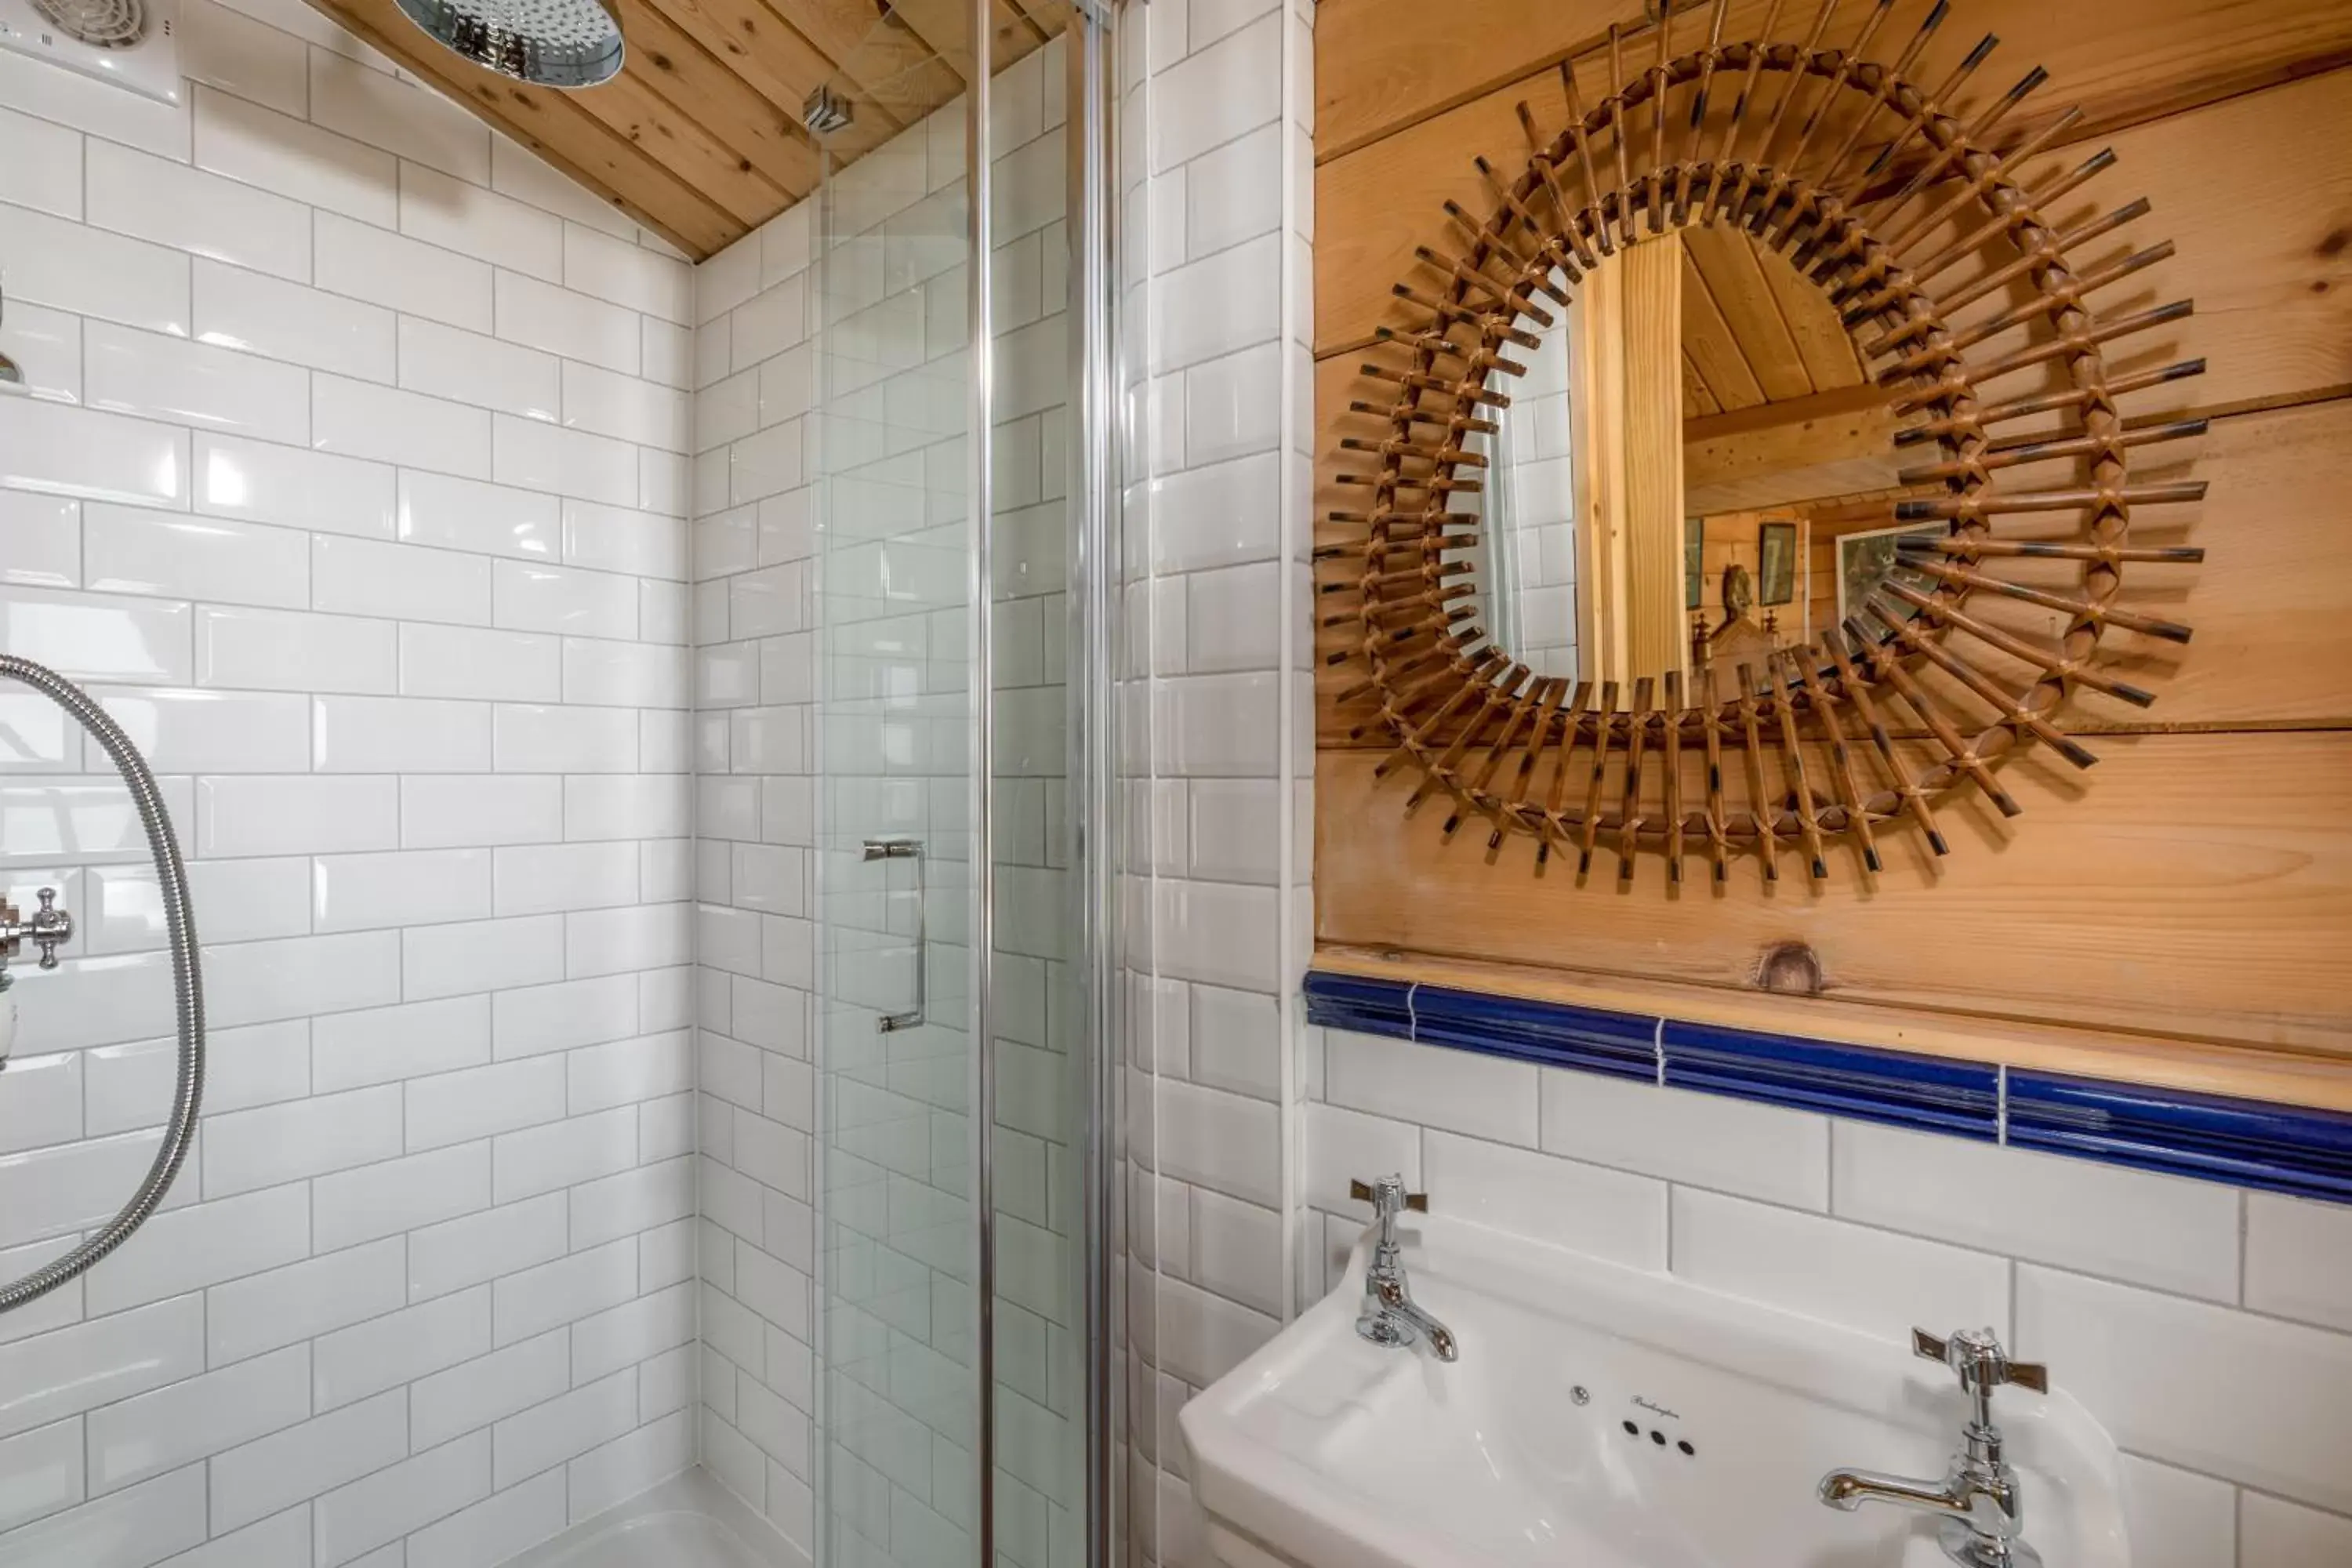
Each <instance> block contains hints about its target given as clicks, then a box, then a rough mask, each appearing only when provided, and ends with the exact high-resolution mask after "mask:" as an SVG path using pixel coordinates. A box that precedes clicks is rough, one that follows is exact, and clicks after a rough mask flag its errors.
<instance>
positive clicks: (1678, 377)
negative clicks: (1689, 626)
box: [1569, 237, 1689, 681]
mask: <svg viewBox="0 0 2352 1568" xmlns="http://www.w3.org/2000/svg"><path fill="white" fill-rule="evenodd" d="M1682 289H1683V258H1682V247H1681V246H1680V245H1678V244H1676V243H1675V242H1674V241H1673V240H1672V239H1671V237H1670V238H1668V239H1666V240H1664V241H1645V242H1644V243H1643V244H1640V245H1636V246H1634V247H1633V248H1632V249H1631V250H1629V251H1627V252H1626V253H1625V255H1624V256H1623V258H1622V260H1621V262H1620V264H1619V265H1617V266H1614V267H1604V268H1601V270H1600V271H1599V272H1596V273H1594V274H1593V275H1592V276H1591V278H1590V279H1587V281H1586V284H1585V290H1584V293H1583V295H1582V297H1581V298H1580V300H1578V302H1577V309H1578V311H1579V321H1578V326H1577V328H1576V342H1577V345H1578V352H1577V354H1576V358H1575V375H1576V386H1575V389H1574V391H1573V392H1572V393H1571V395H1570V398H1569V406H1570V409H1571V410H1573V411H1575V415H1576V416H1577V417H1578V418H1579V421H1580V423H1579V425H1578V427H1577V432H1576V439H1575V449H1576V451H1577V452H1578V454H1579V456H1580V457H1581V458H1584V460H1583V461H1581V462H1580V463H1579V464H1578V465H1577V468H1578V471H1579V485H1580V495H1579V497H1578V521H1579V528H1578V535H1579V537H1578V542H1577V544H1578V551H1579V556H1580V560H1579V573H1580V575H1579V578H1578V584H1579V592H1578V594H1577V596H1576V597H1577V605H1578V610H1579V616H1580V620H1579V625H1578V643H1579V651H1580V659H1579V670H1580V673H1581V674H1582V675H1584V676H1585V677H1586V678H1587V679H1596V680H1616V681H1632V680H1633V679H1638V678H1640V677H1642V676H1645V675H1646V676H1660V675H1664V674H1665V673H1667V672H1668V671H1670V670H1681V669H1682V668H1684V666H1685V661H1686V660H1687V658H1688V655H1689V649H1688V647H1686V646H1685V637H1684V633H1683V496H1682V490H1683V476H1682V456H1681V451H1680V443H1681V439H1682V428H1683V418H1682V355H1681V353H1680V352H1679V350H1678V346H1677V345H1678V342H1679V339H1680V336H1681V329H1682Z"/></svg>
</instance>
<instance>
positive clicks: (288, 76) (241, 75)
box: [179, 0, 310, 117]
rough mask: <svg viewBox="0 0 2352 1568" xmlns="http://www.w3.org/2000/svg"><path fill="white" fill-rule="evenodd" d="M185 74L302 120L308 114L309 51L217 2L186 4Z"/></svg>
mask: <svg viewBox="0 0 2352 1568" xmlns="http://www.w3.org/2000/svg"><path fill="white" fill-rule="evenodd" d="M179 39H180V68H181V70H182V71H183V72H184V73H185V74H186V75H187V76H189V77H190V78H192V79H194V80H197V81H200V82H203V83H205V84H206V85H207V86H210V87H216V88H219V89H221V90H223V91H224V92H228V93H233V94H235V95H236V97H238V98H243V99H249V100H252V101H253V102H255V103H258V104H262V105H265V106H267V107H268V108H270V109H274V110H278V112H279V113H280V114H290V115H294V116H297V117H299V116H301V115H303V114H305V113H307V112H308V111H309V109H310V87H309V84H308V83H307V82H306V81H305V80H304V69H305V64H306V61H307V58H308V57H309V54H310V50H308V49H307V48H305V47H303V44H302V40H301V39H300V38H299V37H295V36H294V35H292V34H291V33H286V32H281V31H279V30H278V28H276V27H272V26H267V25H265V24H263V23H261V22H257V21H256V20H254V19H253V18H252V17H250V16H246V15H245V14H244V13H242V12H240V11H236V10H232V9H230V8H229V7H228V6H226V5H215V4H213V0H182V4H181V6H180V29H179Z"/></svg>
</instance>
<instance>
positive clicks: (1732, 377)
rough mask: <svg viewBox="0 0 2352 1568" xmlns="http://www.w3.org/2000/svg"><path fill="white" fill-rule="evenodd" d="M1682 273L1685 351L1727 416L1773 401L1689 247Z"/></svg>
mask: <svg viewBox="0 0 2352 1568" xmlns="http://www.w3.org/2000/svg"><path fill="white" fill-rule="evenodd" d="M1682 274H1683V321H1682V333H1683V352H1684V353H1686V354H1688V355H1689V356H1690V362H1691V363H1693V364H1695V365H1696V366H1698V373H1699V375H1700V376H1701V377H1702V378H1703V379H1704V380H1705V381H1706V389H1707V390H1708V391H1709V392H1711V393H1713V394H1715V400H1716V402H1717V403H1718V404H1720V405H1722V406H1723V409H1724V412H1726V413H1731V412H1733V411H1735V410H1738V409H1741V408H1753V407H1755V406H1756V405H1758V404H1759V403H1768V402H1769V401H1771V400H1770V398H1769V397H1768V396H1767V395H1765V391H1764V386H1763V384H1762V382H1760V381H1759V380H1758V378H1757V372H1756V367H1755V366H1754V365H1752V364H1750V363H1748V355H1747V354H1746V353H1743V352H1742V347H1741V344H1740V342H1739V334H1738V332H1736V331H1733V330H1732V326H1731V323H1730V322H1729V321H1727V320H1725V318H1724V314H1723V310H1722V308H1721V307H1720V306H1719V305H1717V302H1716V299H1715V296H1714V295H1713V294H1712V293H1710V292H1709V291H1708V289H1707V286H1706V279H1703V278H1701V277H1700V276H1699V273H1698V268H1697V267H1696V264H1694V263H1693V262H1692V260H1691V257H1690V252H1689V251H1688V249H1686V248H1685V249H1684V250H1683V253H1682ZM1792 395H1793V394H1792Z"/></svg>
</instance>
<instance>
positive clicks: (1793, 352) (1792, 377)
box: [1682, 225, 1852, 403]
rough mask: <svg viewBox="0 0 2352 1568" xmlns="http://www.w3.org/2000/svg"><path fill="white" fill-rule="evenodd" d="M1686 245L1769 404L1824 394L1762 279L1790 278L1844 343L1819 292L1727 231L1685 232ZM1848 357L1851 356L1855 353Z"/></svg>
mask: <svg viewBox="0 0 2352 1568" xmlns="http://www.w3.org/2000/svg"><path fill="white" fill-rule="evenodd" d="M1682 242H1683V248H1684V249H1685V250H1686V251H1688V252H1689V253H1690V259H1691V265H1692V266H1693V267H1695V268H1697V269H1698V275H1699V277H1700V278H1702V279H1705V280H1706V293H1707V295H1708V297H1709V298H1711V299H1712V300H1714V301H1715V308H1716V309H1717V310H1719V311H1721V312H1722V314H1723V319H1724V321H1726V322H1727V323H1728V324H1729V326H1730V328H1731V335H1732V337H1733V338H1734V339H1735V340H1737V341H1738V344H1739V357H1740V358H1741V359H1743V360H1745V361H1746V362H1747V363H1748V370H1749V372H1750V373H1751V374H1754V376H1755V378H1756V383H1757V384H1758V385H1759V386H1761V387H1762V388H1763V389H1764V396H1765V400H1766V401H1767V402H1770V403H1780V402H1783V401H1785V400H1787V399H1789V398H1792V397H1803V396H1806V395H1809V394H1811V393H1814V392H1818V391H1820V390H1821V388H1820V387H1819V386H1818V385H1816V384H1814V381H1813V377H1812V374H1811V369H1810V368H1809V366H1808V364H1807V362H1806V360H1805V359H1804V357H1803V356H1802V355H1801V353H1799V352H1798V349H1797V342H1796V339H1795V337H1794V336H1793V335H1791V333H1790V331H1789V323H1788V321H1786V320H1785V319H1784V318H1783V317H1782V316H1781V313H1780V303H1779V300H1778V298H1777V296H1776V295H1775V294H1774V293H1773V290H1772V289H1771V287H1770V285H1769V284H1768V283H1766V282H1765V280H1764V274H1765V272H1766V271H1767V270H1768V269H1769V270H1774V271H1780V272H1786V273H1788V274H1789V280H1790V282H1791V283H1793V284H1794V285H1795V286H1796V288H1797V289H1799V290H1801V292H1800V293H1799V295H1798V297H1799V298H1800V299H1806V300H1811V303H1812V305H1813V307H1814V309H1815V310H1816V311H1817V312H1819V313H1820V314H1822V315H1826V316H1827V317H1828V318H1829V321H1830V325H1831V326H1832V327H1833V328H1836V329H1837V333H1838V336H1839V337H1840V338H1843V337H1844V336H1845V331H1844V328H1843V327H1842V326H1840V325H1839V323H1838V320H1837V316H1836V313H1835V312H1834V311H1833V310H1831V308H1830V304H1829V301H1828V300H1825V299H1823V298H1822V292H1821V290H1820V289H1816V288H1814V287H1813V286H1812V285H1811V283H1809V282H1807V281H1806V280H1805V279H1801V278H1799V277H1798V276H1797V275H1796V271H1795V269H1794V268H1791V267H1790V266H1789V264H1788V263H1787V262H1786V261H1785V260H1783V259H1782V258H1780V257H1779V256H1777V255H1776V256H1770V257H1768V258H1759V257H1758V256H1757V254H1756V246H1755V244H1754V242H1753V241H1751V240H1750V239H1749V238H1748V236H1747V235H1746V234H1744V233H1743V232H1741V231H1740V230H1738V229H1736V228H1732V227H1730V226H1728V225H1723V226H1716V227H1711V228H1710V227H1706V226H1694V227H1690V228H1686V229H1684V230H1683V231H1682ZM1847 352H1848V353H1849V355H1851V353H1852V351H1851V350H1848V351H1847Z"/></svg>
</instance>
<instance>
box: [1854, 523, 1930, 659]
mask: <svg viewBox="0 0 2352 1568" xmlns="http://www.w3.org/2000/svg"><path fill="white" fill-rule="evenodd" d="M1949 531H1950V530H1949V529H1948V528H1947V527H1946V526H1945V525H1944V524H1942V523H1940V522H1929V523H1914V524H1912V525H1910V526H1909V527H1906V528H1874V529H1872V530H1870V531H1867V532H1865V533H1842V534H1840V535H1838V542H1837V566H1838V575H1837V610H1838V621H1839V623H1840V624H1841V625H1843V623H1844V622H1845V621H1847V620H1849V619H1851V618H1853V617H1854V616H1862V617H1863V619H1864V623H1865V624H1866V625H1868V626H1872V627H1873V628H1874V629H1876V630H1880V631H1882V632H1883V628H1879V627H1878V624H1877V622H1876V621H1875V620H1874V619H1872V618H1871V617H1869V616H1866V615H1864V611H1863V605H1865V604H1866V603H1868V602H1869V599H1870V595H1871V591H1872V590H1873V589H1874V588H1876V587H1877V586H1878V584H1881V583H1882V582H1885V580H1886V578H1887V577H1889V576H1890V575H1892V574H1895V573H1896V572H1898V571H1902V572H1903V580H1904V581H1905V582H1906V583H1910V584H1914V585H1916V586H1919V587H1922V588H1926V587H1932V586H1934V584H1933V583H1932V581H1930V580H1929V579H1927V578H1925V577H1923V576H1921V575H1920V574H1918V573H1916V572H1910V571H1906V570H1904V569H1903V568H1902V567H1900V566H1899V565H1898V563H1897V557H1896V555H1895V541H1896V540H1898V539H1901V538H1904V537H1905V536H1906V535H1908V536H1911V537H1914V538H1921V539H1940V538H1942V537H1943V536H1944V535H1945V534H1947V533H1948V532H1949ZM1881 602H1882V603H1884V604H1885V605H1886V607H1887V608H1888V609H1889V610H1890V611H1895V612H1898V613H1900V614H1901V615H1902V616H1903V618H1904V619H1905V620H1906V621H1907V620H1909V619H1910V618H1911V617H1912V616H1913V615H1914V614H1915V613H1916V612H1914V611H1912V610H1910V609H1909V608H1908V607H1906V605H1904V604H1903V603H1902V601H1900V600H1898V599H1894V598H1891V597H1888V596H1886V595H1881Z"/></svg>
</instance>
